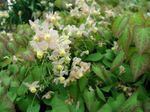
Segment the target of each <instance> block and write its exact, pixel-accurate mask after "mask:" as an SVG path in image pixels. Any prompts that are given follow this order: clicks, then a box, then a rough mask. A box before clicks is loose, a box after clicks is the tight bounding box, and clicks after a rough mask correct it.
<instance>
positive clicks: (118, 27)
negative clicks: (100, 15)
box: [112, 16, 129, 37]
mask: <svg viewBox="0 0 150 112" xmlns="http://www.w3.org/2000/svg"><path fill="white" fill-rule="evenodd" d="M128 19H129V18H128V17H126V16H119V17H117V18H116V19H115V21H114V23H113V26H112V31H113V33H114V35H115V36H116V37H119V36H120V35H121V34H122V32H123V31H124V29H125V27H126V26H127V24H128Z"/></svg>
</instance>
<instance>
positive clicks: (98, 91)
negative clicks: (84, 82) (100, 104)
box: [96, 87, 106, 102]
mask: <svg viewBox="0 0 150 112" xmlns="http://www.w3.org/2000/svg"><path fill="white" fill-rule="evenodd" d="M96 92H97V95H98V97H99V98H100V99H102V100H103V101H104V102H105V101H106V99H105V96H104V94H103V92H102V91H101V90H100V88H98V87H96Z"/></svg>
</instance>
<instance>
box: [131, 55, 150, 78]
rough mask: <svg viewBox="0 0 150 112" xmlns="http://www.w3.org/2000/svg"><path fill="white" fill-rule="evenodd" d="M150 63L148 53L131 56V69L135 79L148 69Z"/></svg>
mask: <svg viewBox="0 0 150 112" xmlns="http://www.w3.org/2000/svg"><path fill="white" fill-rule="evenodd" d="M149 63H150V60H149V56H148V55H146V54H144V55H138V54H135V55H134V56H133V57H132V58H131V69H132V73H133V76H134V79H135V80H136V79H137V78H138V77H140V76H141V75H142V74H143V73H144V72H145V71H146V70H147V68H148V66H149Z"/></svg>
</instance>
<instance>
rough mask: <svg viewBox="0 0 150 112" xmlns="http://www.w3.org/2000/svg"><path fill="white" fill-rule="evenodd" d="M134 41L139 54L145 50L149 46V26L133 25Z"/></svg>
mask: <svg viewBox="0 0 150 112" xmlns="http://www.w3.org/2000/svg"><path fill="white" fill-rule="evenodd" d="M134 42H135V45H136V47H137V48H138V51H139V53H140V54H143V53H144V52H146V51H147V50H148V49H149V48H150V27H143V26H137V27H135V29H134Z"/></svg>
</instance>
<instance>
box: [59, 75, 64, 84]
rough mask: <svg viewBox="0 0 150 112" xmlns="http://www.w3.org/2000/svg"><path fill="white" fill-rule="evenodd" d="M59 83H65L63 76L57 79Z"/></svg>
mask: <svg viewBox="0 0 150 112" xmlns="http://www.w3.org/2000/svg"><path fill="white" fill-rule="evenodd" d="M59 81H60V83H61V84H62V83H64V82H65V78H64V77H63V76H60V77H59Z"/></svg>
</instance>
